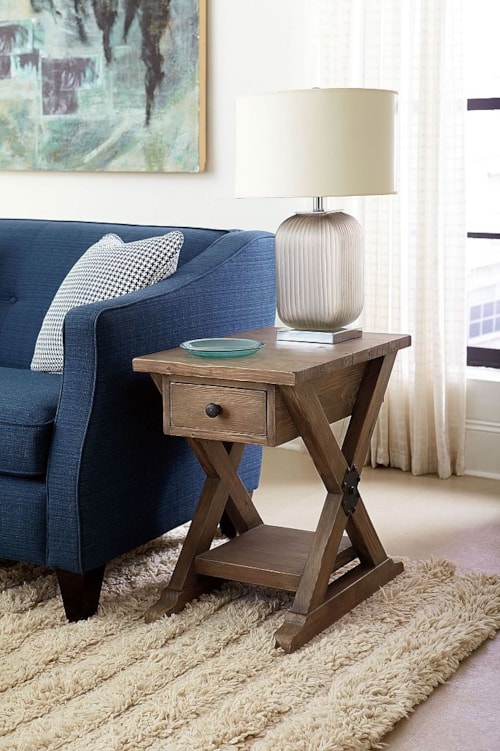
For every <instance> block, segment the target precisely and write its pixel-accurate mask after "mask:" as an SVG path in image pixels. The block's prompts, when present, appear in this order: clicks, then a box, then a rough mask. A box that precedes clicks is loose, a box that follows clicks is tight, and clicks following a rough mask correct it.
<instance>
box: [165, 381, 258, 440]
mask: <svg viewBox="0 0 500 751" xmlns="http://www.w3.org/2000/svg"><path fill="white" fill-rule="evenodd" d="M169 396H170V400H169V401H170V418H169V419H170V427H171V428H172V429H174V430H175V431H179V430H183V431H186V434H189V435H193V436H197V435H206V434H207V433H215V434H218V435H220V437H221V438H223V437H224V435H225V434H227V435H228V436H230V435H242V436H256V437H257V436H259V437H263V436H265V435H266V433H267V427H266V426H267V399H266V391H265V390H258V389H245V388H236V387H231V386H211V385H205V384H194V383H180V382H176V381H172V382H170V394H169ZM209 404H211V405H218V407H219V408H220V411H219V414H217V415H216V416H215V417H210V416H209V415H208V414H207V412H206V408H207V405H209ZM178 434H180V433H178Z"/></svg>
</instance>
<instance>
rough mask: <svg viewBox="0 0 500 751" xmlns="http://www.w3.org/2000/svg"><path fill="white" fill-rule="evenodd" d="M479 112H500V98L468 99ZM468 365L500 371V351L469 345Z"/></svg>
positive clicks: (487, 235)
mask: <svg viewBox="0 0 500 751" xmlns="http://www.w3.org/2000/svg"><path fill="white" fill-rule="evenodd" d="M477 110H482V111H486V110H500V97H479V98H470V99H467V111H468V112H470V111H477ZM478 229H479V228H478ZM467 237H468V238H475V239H479V240H500V232H467ZM467 365H468V366H471V367H474V368H481V367H486V368H499V369H500V349H493V348H491V347H476V346H471V345H467Z"/></svg>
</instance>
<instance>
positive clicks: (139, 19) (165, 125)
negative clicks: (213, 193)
mask: <svg viewBox="0 0 500 751" xmlns="http://www.w3.org/2000/svg"><path fill="white" fill-rule="evenodd" d="M205 17H206V0H2V1H1V2H0V169H1V170H71V171H91V172H95V171H108V172H200V171H202V170H203V169H204V166H205V34H206V22H205Z"/></svg>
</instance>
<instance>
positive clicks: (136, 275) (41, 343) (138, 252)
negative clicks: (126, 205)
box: [31, 231, 184, 373]
mask: <svg viewBox="0 0 500 751" xmlns="http://www.w3.org/2000/svg"><path fill="white" fill-rule="evenodd" d="M183 242H184V236H183V234H182V233H181V232H177V231H175V232H169V233H168V234H167V235H162V236H160V237H150V238H148V239H147V240H137V241H135V242H130V243H124V242H123V240H122V239H121V238H120V237H118V235H114V234H110V235H105V236H104V237H103V238H102V239H101V240H99V242H97V243H95V244H94V245H92V246H91V247H90V248H89V249H88V250H87V251H85V253H84V254H83V256H82V257H81V258H80V259H79V260H78V261H77V262H76V263H75V265H74V266H73V268H72V269H71V270H70V271H69V272H68V274H67V275H66V278H65V279H64V280H63V282H62V283H61V286H60V287H59V289H58V290H57V292H56V295H55V297H54V299H53V301H52V303H51V305H50V308H49V309H48V311H47V313H46V315H45V318H44V319H43V323H42V327H41V329H40V333H39V334H38V339H37V342H36V345H35V352H34V354H33V359H32V361H31V369H32V370H45V371H48V372H50V373H60V372H62V368H63V355H64V352H63V323H64V317H65V315H66V313H67V312H68V310H71V308H75V307H77V306H78V305H85V304H87V303H91V302H97V301H98V300H109V299H110V298H112V297H119V296H120V295H126V294H127V293H128V292H134V291H135V290H138V289H142V288H143V287H148V286H149V285H151V284H155V283H156V282H159V281H161V280H162V279H165V278H166V277H167V276H170V275H171V274H173V273H174V271H175V270H176V268H177V262H178V260H179V253H180V250H181V247H182V244H183Z"/></svg>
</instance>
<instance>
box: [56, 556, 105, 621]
mask: <svg viewBox="0 0 500 751" xmlns="http://www.w3.org/2000/svg"><path fill="white" fill-rule="evenodd" d="M104 569H105V566H99V567H98V568H94V569H92V570H91V571H86V572H85V573H84V574H74V573H73V572H71V571H62V570H61V569H56V574H57V581H58V582H59V589H60V590H61V597H62V601H63V605H64V610H65V613H66V618H67V619H68V621H72V622H73V621H82V620H85V619H86V618H90V616H92V615H94V614H95V613H96V611H97V606H98V605H99V597H100V594H101V586H102V580H103V578H104Z"/></svg>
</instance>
